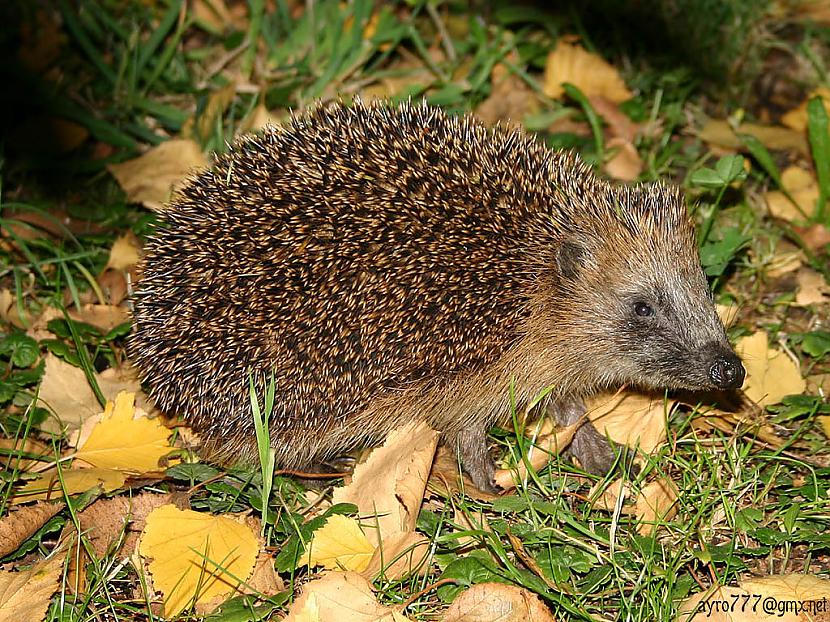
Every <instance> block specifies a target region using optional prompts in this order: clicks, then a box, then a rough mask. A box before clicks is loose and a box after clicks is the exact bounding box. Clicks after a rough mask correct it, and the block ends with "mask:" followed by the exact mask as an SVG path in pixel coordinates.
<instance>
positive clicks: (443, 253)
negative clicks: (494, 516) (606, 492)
mask: <svg viewBox="0 0 830 622" xmlns="http://www.w3.org/2000/svg"><path fill="white" fill-rule="evenodd" d="M165 216H166V220H167V225H166V226H164V227H162V228H160V229H159V230H158V231H157V232H156V233H155V235H154V236H153V237H152V238H151V239H150V240H149V242H148V244H147V247H146V257H145V261H144V267H143V269H144V276H143V279H142V281H141V282H140V284H139V286H138V288H137V290H136V294H135V331H134V333H133V336H132V341H131V351H132V355H133V357H134V359H135V361H136V363H137V364H138V367H139V369H140V370H141V372H142V376H143V379H144V380H146V381H147V383H148V384H149V386H150V388H151V391H152V396H153V397H154V398H155V400H156V402H157V404H158V405H159V406H160V407H161V408H162V409H163V410H164V411H166V412H167V413H169V414H178V415H182V416H184V417H185V418H186V419H187V420H188V421H189V422H190V423H191V424H192V425H193V426H194V427H195V428H196V429H197V430H199V431H200V432H201V434H202V437H203V438H204V439H205V441H206V443H207V445H208V449H209V450H210V451H212V452H213V454H214V456H215V457H216V458H217V459H219V460H225V461H227V460H237V459H240V458H243V459H244V458H249V459H250V458H253V457H254V456H255V442H254V432H253V424H252V417H251V412H250V404H249V397H248V374H249V373H253V374H254V376H255V378H256V379H257V382H258V383H259V387H260V389H262V386H263V384H264V378H266V377H267V376H268V375H270V374H271V372H273V373H274V375H275V378H276V382H277V399H276V412H275V414H274V416H273V423H272V439H273V444H274V447H275V449H276V454H277V461H278V463H279V464H280V465H282V466H283V467H303V466H306V465H308V464H309V463H310V462H312V461H314V460H317V459H320V458H324V457H326V456H331V455H333V454H336V453H339V452H342V451H344V450H347V449H349V448H352V447H354V446H358V445H362V444H368V443H374V442H377V441H379V440H381V439H382V438H383V437H384V435H385V434H386V433H387V432H388V431H389V430H391V429H393V428H394V427H396V426H398V425H401V424H402V423H404V422H407V421H410V420H412V419H426V420H428V421H429V422H430V423H431V424H432V426H433V427H435V428H436V429H438V430H440V431H441V432H442V433H443V435H444V438H445V440H447V441H448V442H450V443H453V444H455V445H456V446H457V447H458V449H459V452H460V456H461V460H462V463H463V464H464V467H465V469H466V470H467V471H468V473H469V474H470V476H471V477H472V479H473V481H474V482H475V483H476V485H478V486H479V487H483V488H487V487H490V486H491V483H492V474H493V461H492V459H491V457H490V455H489V453H488V451H487V447H486V442H485V432H486V430H487V428H488V427H489V426H491V425H492V424H494V423H497V422H502V423H506V422H507V420H508V417H509V403H508V395H509V390H508V388H509V385H510V383H511V381H512V382H513V383H514V384H515V394H516V398H517V400H518V405H519V408H521V407H522V405H523V404H524V403H527V402H528V400H530V399H532V398H533V397H534V396H536V395H537V394H538V393H539V392H540V391H542V390H543V389H544V388H545V387H548V386H552V387H553V391H552V393H551V396H552V397H551V404H552V405H553V407H554V409H555V410H558V411H559V412H560V415H561V418H562V419H563V420H565V421H566V422H567V421H574V420H576V419H578V418H579V416H580V415H581V414H582V412H584V406H583V405H582V402H581V398H582V397H584V396H587V395H590V394H592V393H594V392H596V391H598V390H602V389H606V388H614V387H618V386H620V385H622V384H636V385H642V386H645V387H652V388H671V387H685V388H691V389H702V388H731V387H737V386H740V384H741V381H742V379H743V368H742V367H741V364H740V362H739V361H738V359H737V358H736V357H735V355H734V354H733V353H732V351H731V349H730V347H729V345H728V343H727V340H726V336H725V334H724V330H723V327H722V325H721V323H720V321H719V320H718V318H717V316H716V314H715V310H714V308H713V305H712V301H711V297H710V293H709V289H708V286H707V283H706V280H705V278H704V276H703V272H702V271H701V268H700V264H699V260H698V255H697V246H696V243H695V233H694V229H693V226H692V223H691V222H690V220H689V219H688V217H687V215H686V211H685V207H684V204H683V201H682V199H681V197H680V195H679V193H678V191H677V190H675V189H671V188H667V187H664V186H662V185H652V186H636V187H624V186H613V185H610V184H608V183H606V182H604V181H601V180H599V179H597V178H596V177H595V176H594V175H593V174H592V173H591V171H590V170H588V168H586V167H585V166H584V165H583V164H582V163H581V162H580V161H579V160H578V159H577V158H576V157H575V156H573V155H571V154H567V153H562V152H555V151H550V150H548V149H546V148H545V147H544V146H542V145H541V144H539V143H538V142H537V141H536V140H534V139H533V138H531V137H529V136H527V135H525V134H523V133H521V132H519V131H514V130H488V129H485V128H484V127H482V126H481V125H480V124H479V123H478V122H476V121H475V120H474V119H473V118H471V117H461V118H450V117H447V116H446V115H445V114H444V113H443V112H441V111H440V110H438V109H436V108H432V107H429V106H426V105H419V106H412V105H408V104H406V105H402V106H400V107H391V106H388V105H385V104H372V105H364V104H362V103H360V102H356V103H355V104H354V105H353V106H351V107H346V106H343V105H334V106H330V107H327V108H321V109H318V110H315V111H313V112H311V113H309V114H307V115H305V116H301V117H298V118H295V119H294V120H293V121H292V122H291V123H290V124H288V125H287V126H286V127H281V128H269V129H267V130H265V132H264V133H263V134H262V135H261V136H256V137H251V138H245V139H242V140H241V141H240V142H238V143H237V144H236V145H235V146H234V147H233V148H232V150H231V151H230V153H228V154H226V155H222V156H220V157H219V158H218V161H217V163H216V165H215V166H214V167H213V169H212V170H211V171H209V172H206V173H202V174H200V175H198V176H197V177H195V178H194V179H192V180H191V181H190V183H188V184H187V185H186V186H185V188H184V189H183V190H182V191H181V192H180V193H179V194H178V196H177V197H176V198H175V199H174V200H173V202H172V204H171V205H170V208H169V211H167V212H166V214H165ZM574 448H575V450H576V453H577V454H580V455H579V456H578V457H579V458H580V460H581V462H582V463H583V465H585V466H586V467H588V468H590V469H592V470H601V469H604V468H607V466H608V456H609V455H610V454H609V452H608V447H607V445H605V444H604V439H602V438H601V437H599V436H598V435H597V433H596V432H595V431H594V430H593V429H592V428H590V427H586V426H583V428H582V429H581V430H580V432H579V433H578V434H577V437H576V438H575V440H574ZM580 448H581V449H580ZM603 452H604V455H601V454H603Z"/></svg>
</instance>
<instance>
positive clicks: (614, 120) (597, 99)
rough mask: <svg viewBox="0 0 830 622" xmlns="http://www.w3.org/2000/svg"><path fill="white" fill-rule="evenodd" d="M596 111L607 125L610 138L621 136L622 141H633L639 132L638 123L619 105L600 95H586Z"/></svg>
mask: <svg viewBox="0 0 830 622" xmlns="http://www.w3.org/2000/svg"><path fill="white" fill-rule="evenodd" d="M588 100H589V101H590V102H591V106H593V108H594V110H595V111H596V113H597V114H598V115H599V116H601V117H602V119H603V121H605V123H606V124H607V125H608V135H609V136H610V137H611V138H621V139H622V140H623V141H624V142H628V143H633V142H634V139H635V138H637V134H638V133H639V132H640V124H639V123H634V121H632V120H631V119H630V118H629V117H628V115H627V114H625V113H624V112H623V111H622V110H620V107H619V106H618V105H617V104H616V103H614V102H612V101H609V100H607V99H605V98H604V97H602V96H601V95H592V96H590V97H588Z"/></svg>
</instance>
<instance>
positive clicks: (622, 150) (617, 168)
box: [603, 138, 643, 181]
mask: <svg viewBox="0 0 830 622" xmlns="http://www.w3.org/2000/svg"><path fill="white" fill-rule="evenodd" d="M607 147H608V149H609V151H610V152H611V153H613V155H612V156H611V159H609V160H608V162H606V163H605V165H604V167H603V168H604V169H605V172H606V173H607V174H608V176H609V177H613V178H614V179H619V180H620V181H634V180H635V179H637V178H638V177H639V176H640V173H642V172H643V161H642V159H640V154H639V153H637V149H636V147H634V145H633V144H632V143H631V142H629V141H627V140H625V139H624V138H612V139H611V140H609V141H608V145H607Z"/></svg>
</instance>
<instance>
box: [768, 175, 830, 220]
mask: <svg viewBox="0 0 830 622" xmlns="http://www.w3.org/2000/svg"><path fill="white" fill-rule="evenodd" d="M781 185H782V186H784V188H785V189H786V190H787V192H789V194H790V197H792V201H790V199H788V198H787V196H786V194H784V192H783V191H780V190H770V191H769V192H765V193H764V200H765V201H766V203H767V209H768V210H769V213H770V215H771V216H773V217H774V218H780V219H781V220H786V221H787V222H793V221H803V220H807V219H808V218H809V217H810V216H811V215H812V214H813V212H815V209H816V201H817V200H818V196H819V190H818V184H817V183H816V180H815V178H814V177H813V176H812V175H811V174H810V173H809V172H808V171H805V170H804V169H803V168H800V167H798V166H790V167H788V168H786V169H785V170H784V172H783V173H781ZM793 201H794V202H795V204H793Z"/></svg>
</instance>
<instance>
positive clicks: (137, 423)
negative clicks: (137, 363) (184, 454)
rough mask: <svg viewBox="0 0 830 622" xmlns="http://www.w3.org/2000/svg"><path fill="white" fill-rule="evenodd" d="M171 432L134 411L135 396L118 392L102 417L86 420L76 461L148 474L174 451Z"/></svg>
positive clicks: (156, 421)
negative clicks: (170, 440) (169, 439)
mask: <svg viewBox="0 0 830 622" xmlns="http://www.w3.org/2000/svg"><path fill="white" fill-rule="evenodd" d="M171 434H172V432H171V431H170V429H168V428H166V427H165V426H164V425H162V423H161V420H160V419H158V418H156V419H149V418H147V414H146V413H144V412H143V411H142V410H141V409H136V408H135V394H133V393H129V392H127V391H121V392H120V393H119V394H118V395H117V396H116V397H115V401H108V402H107V405H106V406H105V407H104V412H103V414H101V415H96V416H95V417H91V418H89V419H88V420H87V421H86V422H84V426H83V427H82V428H81V430H80V431H79V439H78V441H77V448H78V449H77V451H76V452H75V458H76V459H77V460H80V461H82V462H84V463H86V464H89V465H91V466H93V467H97V468H100V469H117V470H121V471H126V472H128V473H147V472H150V471H156V470H158V468H159V461H160V460H161V459H162V458H163V457H164V456H166V455H167V454H169V453H170V452H171V451H173V449H174V448H173V447H171V446H170V444H169V443H168V442H167V439H168V438H170V435H171Z"/></svg>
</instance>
